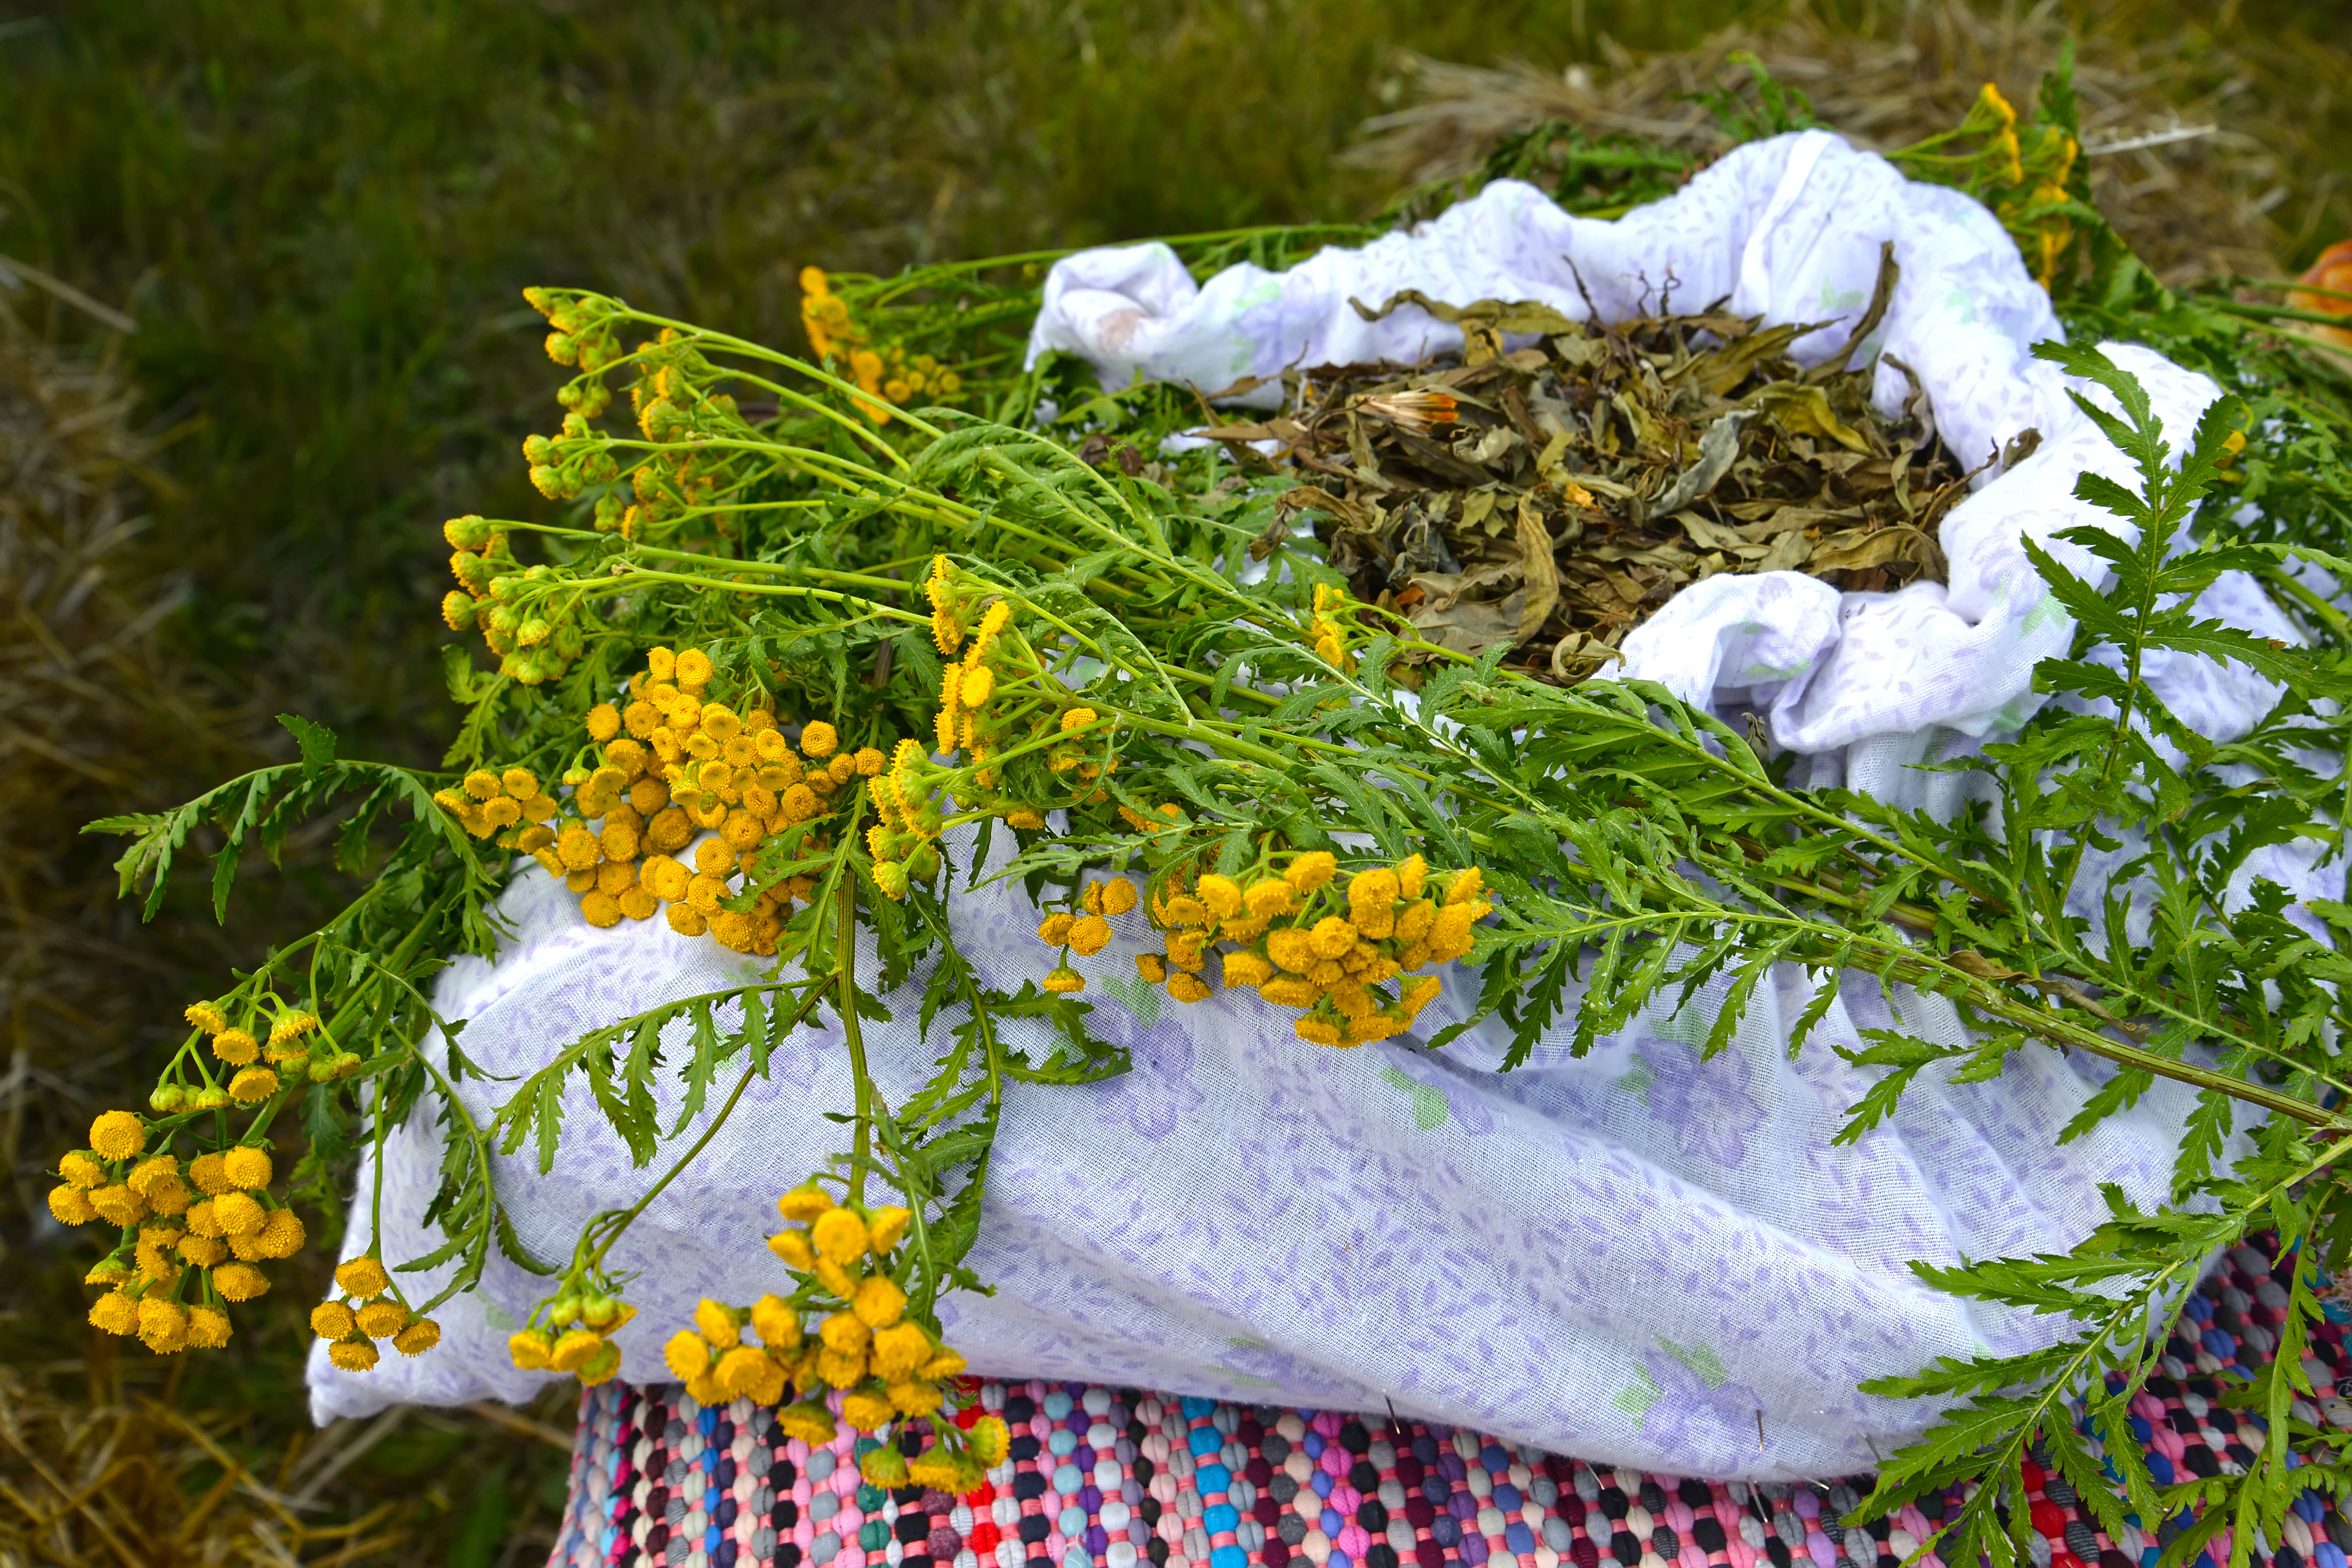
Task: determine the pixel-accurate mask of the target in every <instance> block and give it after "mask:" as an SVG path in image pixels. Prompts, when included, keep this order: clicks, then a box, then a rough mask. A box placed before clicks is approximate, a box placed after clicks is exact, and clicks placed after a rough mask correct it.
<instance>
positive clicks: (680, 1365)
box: [662, 1329, 710, 1383]
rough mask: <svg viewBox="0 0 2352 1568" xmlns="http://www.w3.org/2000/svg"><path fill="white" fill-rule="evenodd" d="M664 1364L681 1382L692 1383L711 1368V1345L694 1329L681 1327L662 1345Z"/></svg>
mask: <svg viewBox="0 0 2352 1568" xmlns="http://www.w3.org/2000/svg"><path fill="white" fill-rule="evenodd" d="M662 1364H663V1365H664V1366H667V1367H668V1368H669V1370H670V1374H671V1375H672V1376H674V1377H676V1378H677V1380H678V1381H679V1382H680V1383H692V1382H693V1381H694V1380H695V1379H696V1378H698V1377H700V1376H701V1375H702V1374H703V1373H706V1372H708V1371H709V1369H710V1346H709V1343H708V1342H705V1341H704V1339H703V1337H702V1336H701V1335H700V1334H698V1333H696V1332H695V1331H693V1330H692V1329H680V1330H678V1331H677V1332H676V1333H674V1334H672V1335H670V1337H669V1342H668V1343H667V1344H666V1345H664V1346H662Z"/></svg>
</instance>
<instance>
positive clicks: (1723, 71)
mask: <svg viewBox="0 0 2352 1568" xmlns="http://www.w3.org/2000/svg"><path fill="white" fill-rule="evenodd" d="M1879 15H1880V16H1882V17H1883V18H1884V21H1883V22H1882V23H1881V24H1880V25H1879V26H1877V28H1876V30H1875V32H1874V34H1870V33H1865V35H1864V36H1856V34H1855V33H1854V31H1853V29H1852V28H1851V27H1850V26H1845V27H1842V26H1839V25H1838V24H1836V23H1835V22H1833V21H1832V20H1831V19H1829V18H1827V17H1825V16H1822V15H1820V14H1819V13H1818V12H1817V11H1816V10H1815V9H1814V7H1812V6H1811V5H1807V4H1805V3H1804V0H1799V3H1798V4H1796V5H1792V6H1790V9H1789V11H1788V12H1787V14H1786V15H1785V16H1783V17H1782V18H1781V19H1780V20H1779V21H1778V22H1776V23H1774V24H1772V25H1771V26H1769V27H1763V28H1759V27H1757V26H1752V25H1748V24H1740V25H1736V26H1732V27H1729V28H1727V29H1726V30H1724V31H1723V32H1721V33H1719V34H1717V35H1716V36H1715V37H1712V38H1710V39H1708V40H1707V42H1706V44H1704V45H1703V46H1701V47H1697V48H1695V49H1685V50H1678V51H1674V52H1669V53H1662V54H1656V55H1648V56H1640V57H1637V56H1634V55H1633V54H1631V53H1629V52H1628V51H1626V50H1624V49H1622V48H1621V47H1617V46H1616V45H1615V44H1614V43H1613V42H1612V41H1611V40H1610V39H1608V38H1607V37H1602V38H1601V40H1600V41H1599V42H1600V53H1601V61H1600V62H1599V66H1598V68H1593V67H1589V66H1572V67H1570V68H1569V69H1568V70H1567V71H1566V72H1565V73H1558V74H1556V73H1554V72H1550V71H1546V70H1541V69H1538V68H1536V67H1534V66H1531V65H1528V64H1525V63H1514V64H1509V65H1505V66H1501V67H1497V68H1478V67H1472V66H1464V65H1456V64H1451V63H1447V62H1444V61H1439V60H1432V59H1427V58H1421V57H1418V56H1406V57H1404V58H1402V76H1403V78H1404V79H1405V81H1406V82H1407V83H1408V84H1409V86H1410V89H1411V95H1412V97H1413V98H1414V99H1417V100H1419V101H1416V102H1410V103H1408V104H1407V105H1406V106H1405V107H1403V108H1401V109H1399V110H1395V111H1393V112H1391V113H1388V114H1383V115H1381V116H1379V117H1378V118H1376V119H1373V120H1371V121H1367V122H1366V124H1365V127H1364V129H1365V131H1366V132H1367V133H1368V140H1367V141H1366V142H1363V143H1362V144H1360V146H1359V147H1357V148H1356V149H1354V150H1353V151H1352V152H1351V153H1349V155H1348V161H1349V162H1350V163H1356V164H1358V165H1360V166H1364V167H1370V168H1375V169H1379V170H1381V171H1383V172H1385V173H1388V174H1393V175H1398V176H1402V178H1404V179H1407V180H1409V181H1413V182H1423V181H1431V180H1440V179H1448V178H1452V177H1454V176H1456V175H1460V174H1466V173H1468V172H1469V171H1471V170H1472V169H1474V168H1475V167H1476V166H1477V165H1478V163H1479V162H1480V161H1481V160H1482V159H1483V158H1485V157H1486V154H1487V153H1490V152H1492V151H1494V150H1495V149H1496V147H1497V146H1498V145H1500V144H1501V143H1502V142H1504V141H1505V139H1507V138H1508V137H1510V136H1512V135H1515V134H1517V133H1518V132H1525V131H1528V130H1531V129H1533V128H1535V127H1537V126H1538V125H1542V124H1544V123H1545V122H1547V121H1567V122H1570V123H1572V124H1575V125H1578V126H1580V127H1582V128H1584V129H1585V130H1586V131H1587V132H1589V133H1591V134H1592V135H1594V136H1606V135H1610V134H1617V135H1622V136H1628V137H1633V138H1636V139H1639V140H1641V141H1643V142H1654V143H1656V144H1658V145H1661V146H1663V147H1666V148H1678V149H1682V150H1684V151H1685V152H1687V153H1692V154H1694V155H1696V157H1698V158H1700V159H1702V160H1704V159H1707V158H1712V157H1714V156H1716V155H1717V154H1719V153H1722V152H1723V151H1725V150H1726V149H1727V147H1728V146H1729V145H1730V144H1731V143H1730V137H1729V136H1728V135H1727V133H1726V132H1725V131H1724V130H1723V128H1722V126H1721V125H1720V124H1719V123H1718V122H1717V120H1716V118H1715V116H1714V115H1713V114H1712V113H1711V112H1710V111H1709V110H1708V109H1707V108H1706V105H1704V104H1703V103H1701V102H1699V101H1696V97H1697V95H1701V94H1704V93H1706V92H1707V91H1709V90H1711V89H1731V90H1733V91H1735V92H1738V91H1740V90H1742V89H1744V88H1745V87H1746V84H1747V82H1748V71H1747V70H1746V69H1745V68H1744V67H1743V66H1742V65H1741V64H1740V63H1739V62H1738V61H1735V60H1733V59H1732V58H1731V57H1732V56H1733V55H1734V54H1735V53H1736V52H1738V51H1741V50H1746V51H1748V52H1750V53H1752V54H1754V55H1756V56H1757V57H1759V58H1760V59H1761V61H1762V63H1763V65H1764V67H1765V68H1767V69H1768V70H1769V71H1770V72H1771V73H1772V75H1773V76H1774V77H1776V78H1778V79H1780V80H1781V81H1782V82H1785V83H1787V84H1788V85H1789V86H1790V87H1793V88H1796V89H1801V90H1802V91H1803V92H1804V93H1805V94H1806V95H1807V96H1808V97H1809V98H1810V99H1811V102H1812V109H1813V114H1814V117H1815V118H1816V119H1817V120H1818V121H1820V122H1821V123H1822V124H1824V125H1827V126H1831V127H1832V128H1834V129H1835V130H1836V132H1838V134H1840V135H1842V136H1843V137H1845V138H1846V139H1847V140H1848V141H1850V142H1853V143H1854V144H1855V145H1856V146H1859V147H1864V148H1868V149H1870V150H1873V151H1876V152H1894V151H1895V150H1897V149H1900V148H1903V147H1906V146H1909V145H1911V144H1913V143H1914V142H1919V141H1922V140H1924V139H1925V138H1927V137H1928V136H1932V135H1935V134H1937V133H1938V132H1944V131H1948V130H1949V129H1950V128H1951V127H1952V126H1954V125H1956V124H1958V123H1959V121H1961V119H1962V118H1963V117H1964V116H1966V114H1967V113H1968V111H1969V105H1970V104H1971V103H1972V102H1973V101H1974V100H1975V98H1976V95H1977V93H1978V91H1979V89H1980V88H1981V87H1982V85H1983V84H1984V83H1986V82H1987V81H1991V82H1996V83H1998V84H1999V85H2000V89H2001V90H2002V91H2003V92H2004V93H2006V94H2007V95H2008V97H2009V100H2010V101H2011V102H2012V103H2015V104H2018V105H2020V106H2024V105H2028V104H2031V103H2032V101H2033V92H2034V88H2035V84H2036V83H2037V82H2038V81H2039V80H2040V79H2041V78H2042V73H2043V72H2044V71H2046V70H2048V69H2049V68H2051V67H2052V66H2053V65H2054V64H2055V63H2056V61H2057V58H2058V55H2059V51H2060V49H2061V48H2062V47H2063V45H2064V44H2065V42H2066V40H2067V37H2068V35H2069V31H2070V26H2069V21H2068V17H2067V15H2066V13H2065V12H2064V11H2063V10H2061V9H2060V8H2059V7H2057V6H2054V5H2037V6H2032V7H2022V6H1991V5H1970V4H1969V3H1968V0H1909V3H1908V4H1906V5H1900V6H1890V7H1887V8H1886V9H1885V11H1884V12H1881V13H1879ZM2073 31H2074V37H2076V39H2077V46H2078V51H2079V55H2078V61H2077V64H2076V66H2075V70H2074V87H2075V90H2076V92H2077V93H2078V94H2079V95H2080V102H2081V110H2082V115H2083V126H2084V143H2085V145H2084V151H2085V153H2087V154H2088V155H2089V157H2090V160H2091V163H2090V168H2091V186H2092V194H2093V196H2094V198H2095V201H2096V203H2097V205H2098V207H2099V210H2100V211H2101V212H2102V213H2104V214H2105V216H2107V218H2108V219H2109V221H2111V222H2112V223H2113V224H2114V225H2115V226H2116V230H2117V232H2119V233H2120V234H2122V236H2123V237H2124V238H2125V239H2126V241H2128V242H2129V243H2130V245H2131V247H2132V248H2133V250H2134V251H2135V252H2137V254H2138V256H2139V257H2140V258H2141V259H2142V260H2143V261H2145V262H2146V263H2147V265H2148V267H2149V268H2151V269H2152V270H2154V271H2155V272H2156V274H2157V275H2158V277H2159V278H2160V279H2163V280H2164V281H2165V282H2166V283H2168V284H2173V285H2178V284H2181V283H2184V282H2189V281H2192V280H2194V279H2200V278H2205V277H2213V276H2222V275H2233V274H2234V275H2255V276H2263V277H2276V276H2278V274H2279V263H2278V261H2277V259H2276V258H2277V257H2278V256H2280V255H2291V254H2293V253H2294V252H2295V251H2296V250H2297V249H2298V248H2299V247H2300V246H2302V245H2303V244H2305V243H2307V242H2309V241H2310V240H2312V239H2315V238H2318V237H2322V235H2321V234H2320V233H2318V232H2306V231H2309V230H2311V226H2312V223H2313V222H2314V221H2315V220H2317V219H2319V218H2320V217H2321V216H2322V214H2323V212H2324V210H2325V209H2326V204H2327V202H2328V200H2329V198H2330V194H2331V182H2332V181H2333V179H2334V176H2333V175H2332V174H2324V173H2321V174H2315V175H2313V174H2305V175H2298V174H2296V172H2295V171H2296V169H2297V167H2298V164H2300V165H2301V166H2303V167H2304V168H2305V169H2307V170H2309V171H2324V170H2327V169H2331V168H2333V167H2334V164H2335V158H2334V148H2333V147H2331V146H2328V145H2326V116H2325V113H2324V112H2323V111H2324V110H2325V108H2326V104H2327V102H2328V96H2327V95H2328V88H2327V85H2326V84H2327V81H2328V79H2329V78H2330V76H2331V74H2332V75H2334V78H2335V79H2336V80H2337V81H2339V82H2340V80H2341V76H2340V73H2341V72H2342V70H2343V69H2344V68H2345V67H2346V64H2347V62H2346V61H2344V60H2343V59H2341V58H2332V59H2331V58H2307V59H2296V58H2277V57H2275V56H2274V55H2273V56H2251V55H2242V54H2240V53H2233V52H2232V51H2231V49H2230V48H2228V47H2222V46H2221V45H2218V44H2217V43H2216V42H2215V40H2214V39H2213V38H2212V37H2210V36H2207V35H2203V34H2198V33H2194V32H2193V30H2186V29H2182V28H2179V27H2166V26H2153V27H2151V26H2139V27H2137V28H2130V27H2125V26H2081V27H2077V28H2074V29H2073ZM2305 78H2309V80H2305ZM2298 189H2300V190H2301V191H2302V194H2303V199H2300V200H2296V199H2291V197H2292V195H2293V193H2294V192H2296V191H2297V190H2298Z"/></svg>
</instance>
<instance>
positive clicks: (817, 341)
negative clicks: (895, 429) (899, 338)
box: [801, 267, 963, 425]
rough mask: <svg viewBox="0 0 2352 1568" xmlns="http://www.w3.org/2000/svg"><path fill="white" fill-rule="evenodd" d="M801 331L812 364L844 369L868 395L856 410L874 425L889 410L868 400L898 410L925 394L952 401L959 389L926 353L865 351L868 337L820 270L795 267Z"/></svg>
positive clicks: (898, 348)
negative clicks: (830, 362)
mask: <svg viewBox="0 0 2352 1568" xmlns="http://www.w3.org/2000/svg"><path fill="white" fill-rule="evenodd" d="M801 330H802V331H805V332H806V333H807V334H808V341H809V347H810V348H811V349H813V350H814V351H815V353H816V357H817V358H818V359H820V360H827V359H838V360H840V361H841V362H842V363H844V364H845V365H846V367H847V369H848V371H849V374H850V378H851V379H852V380H854V381H856V383H857V384H858V385H859V386H860V387H861V388H863V389H864V390H865V391H866V394H867V395H868V396H867V397H866V398H860V399H858V401H857V407H858V411H859V412H860V413H862V414H864V415H865V416H866V417H867V418H868V419H871V420H873V421H874V423H876V424H877V425H887V424H888V423H889V422H890V411H889V410H888V409H887V408H885V407H883V406H882V405H880V404H878V403H875V402H872V401H869V399H870V398H872V397H887V398H888V399H889V400H890V401H891V402H892V403H896V404H900V405H904V404H905V403H907V402H908V400H909V399H911V398H915V397H919V396H923V395H927V394H928V395H932V396H937V397H952V396H954V395H956V394H957V393H958V392H961V390H962V389H963V377H961V376H960V375H958V374H956V373H955V372H954V371H952V370H950V369H949V368H948V367H946V366H945V365H942V364H941V363H940V362H939V361H938V360H936V359H934V358H933V357H932V356H931V355H929V354H916V355H915V356H913V357H912V358H909V357H908V354H907V351H906V349H905V348H904V346H902V345H899V344H895V343H894V344H891V345H889V346H888V347H887V348H884V349H879V350H877V349H874V348H870V347H868V346H866V342H867V335H868V334H867V333H866V329H865V328H864V327H863V326H861V325H859V324H858V323H857V322H856V321H853V320H852V319H851V318H850V314H849V302H848V301H847V300H844V299H843V298H841V296H840V295H838V294H835V292H833V286H832V284H831V282H830V281H829V280H828V279H826V277H825V275H824V271H823V270H822V269H821V268H814V267H803V268H801Z"/></svg>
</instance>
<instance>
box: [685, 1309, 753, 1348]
mask: <svg viewBox="0 0 2352 1568" xmlns="http://www.w3.org/2000/svg"><path fill="white" fill-rule="evenodd" d="M694 1326H695V1327H696V1328H697V1329H699V1330H700V1331H702V1337H703V1338H704V1339H706V1340H709V1342H710V1348H711V1349H712V1350H715V1351H731V1350H733V1349H734V1348H735V1347H736V1346H737V1345H739V1344H741V1343H742V1342H743V1335H742V1331H740V1329H739V1328H738V1327H737V1326H736V1322H735V1314H734V1313H733V1312H731V1311H730V1310H728V1309H727V1307H726V1305H725V1304H724V1303H722V1302H719V1301H714V1300H711V1299H710V1298H709V1297H708V1296H705V1297H704V1298H703V1299H702V1300H700V1301H699V1302H698V1303H696V1305H695V1309H694Z"/></svg>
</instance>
